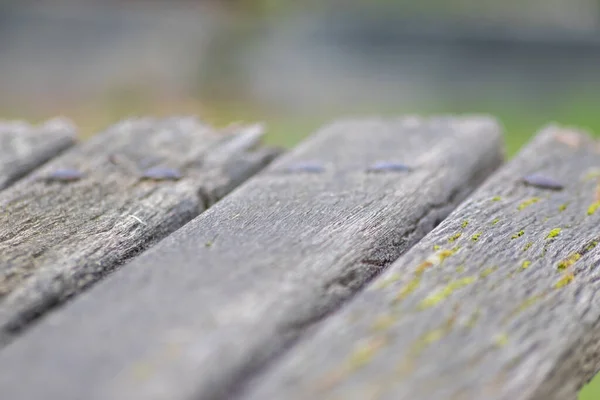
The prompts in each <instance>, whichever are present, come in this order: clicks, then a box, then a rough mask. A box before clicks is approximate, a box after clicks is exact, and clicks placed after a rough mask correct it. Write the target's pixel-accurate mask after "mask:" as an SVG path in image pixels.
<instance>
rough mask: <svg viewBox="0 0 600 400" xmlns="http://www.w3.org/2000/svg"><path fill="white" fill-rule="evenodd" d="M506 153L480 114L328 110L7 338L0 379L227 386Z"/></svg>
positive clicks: (375, 267)
mask: <svg viewBox="0 0 600 400" xmlns="http://www.w3.org/2000/svg"><path fill="white" fill-rule="evenodd" d="M467 144H468V147H469V151H467V152H465V151H464V149H465V145H467ZM384 162H387V163H388V164H387V165H388V166H389V168H381V167H382V166H385V163H384ZM500 162H501V154H500V133H499V129H498V126H497V125H496V124H495V122H494V121H492V120H489V119H487V118H483V117H481V118H479V117H473V118H438V119H432V120H421V119H418V118H406V119H393V120H378V119H373V120H366V121H345V122H339V123H335V124H333V125H331V126H329V127H327V128H325V129H324V130H322V131H320V133H318V134H316V135H315V136H314V137H313V138H312V139H310V140H308V141H307V142H305V143H304V144H303V145H301V146H299V147H298V148H297V149H296V150H295V151H294V152H292V153H291V154H289V155H287V156H285V157H282V158H280V159H279V160H277V161H276V162H275V163H274V164H273V165H271V166H270V167H269V168H268V169H267V170H266V171H264V172H263V173H261V174H259V175H258V176H256V177H254V178H253V179H252V180H251V181H249V182H247V183H246V184H245V185H243V186H242V187H240V188H239V190H237V191H235V192H234V193H232V194H231V195H229V196H228V197H227V198H225V199H224V200H223V201H221V202H219V203H217V204H216V205H215V206H214V207H212V208H211V209H210V210H208V211H207V212H205V213H204V214H202V215H201V216H199V217H198V218H196V219H195V220H194V221H192V222H191V223H189V224H187V225H186V226H185V227H183V228H182V229H180V230H179V231H178V232H175V233H174V234H173V235H171V236H169V237H168V238H166V239H165V240H164V241H163V242H161V243H160V244H158V245H157V246H155V247H154V248H153V249H150V250H149V251H148V252H147V253H145V254H142V255H141V256H140V257H139V258H137V259H136V260H134V261H133V262H132V263H131V264H130V265H128V266H127V267H125V268H123V269H121V270H120V271H118V272H117V273H115V274H114V275H113V276H111V277H109V278H108V279H107V280H106V281H105V282H103V283H101V284H100V285H99V286H98V287H96V288H94V289H93V290H92V291H90V292H89V293H86V294H85V295H84V296H82V297H80V298H78V299H77V300H76V301H75V302H73V303H71V304H69V305H67V307H65V308H63V309H62V310H59V311H58V312H57V313H56V314H54V315H50V316H49V318H48V319H47V320H46V321H43V323H42V324H41V325H40V326H37V327H35V328H34V329H33V330H32V331H30V332H28V334H27V335H25V336H24V337H22V338H20V340H18V341H17V342H15V343H14V344H13V346H11V347H9V348H7V349H6V351H5V352H4V353H3V354H0V393H2V394H3V395H4V396H6V397H7V398H10V399H12V400H19V399H28V400H31V399H38V398H60V399H63V400H66V399H80V398H88V399H110V400H129V399H140V400H142V399H165V400H166V399H168V400H178V399H189V398H196V399H197V398H201V399H209V398H216V397H224V396H228V395H230V394H231V392H230V391H232V390H234V389H235V386H236V385H237V384H239V383H240V382H243V381H244V379H246V378H247V377H248V375H250V374H252V373H254V372H256V371H257V369H258V368H260V367H261V366H263V365H264V363H265V362H266V361H268V359H269V358H270V357H273V356H275V355H276V354H277V352H278V351H281V350H282V349H283V348H284V347H285V346H286V345H290V344H291V342H292V341H293V340H294V339H295V338H297V337H298V336H299V335H300V334H301V333H302V332H303V330H304V329H305V328H307V327H309V326H310V325H311V324H313V323H314V322H315V321H317V320H318V319H319V318H321V317H322V316H323V315H325V314H326V313H328V312H329V311H331V310H333V309H334V308H335V307H336V306H337V305H339V304H340V302H342V301H343V300H344V299H346V298H348V297H349V296H350V295H351V294H352V293H353V292H355V291H356V290H357V289H358V288H359V287H360V286H361V285H363V284H364V282H365V281H366V280H368V279H369V278H370V277H372V276H373V275H374V274H375V273H377V272H378V271H380V270H381V269H382V268H384V267H385V266H386V265H388V264H389V263H391V262H392V261H393V260H394V259H395V258H397V257H398V256H399V255H400V254H401V253H403V252H404V251H406V250H407V249H408V248H410V247H411V246H412V245H413V244H414V243H416V242H417V241H418V240H419V239H420V238H421V237H423V236H424V235H425V234H426V233H427V232H428V231H429V230H431V229H432V228H433V227H434V226H435V225H436V224H437V223H438V222H439V221H440V220H441V219H443V218H444V217H445V216H446V215H447V214H448V213H449V212H450V211H451V210H452V209H453V208H454V207H455V205H456V204H457V203H458V202H459V201H460V200H461V199H463V198H464V197H465V196H466V195H467V194H468V193H469V192H471V191H472V189H473V187H475V186H476V185H478V184H479V183H480V182H481V181H482V180H483V179H484V177H486V176H487V175H488V174H490V172H491V171H492V170H494V169H495V168H496V167H497V166H498V165H499V163H500ZM375 163H378V165H379V167H380V168H378V169H377V170H376V171H372V172H370V171H368V170H372V169H373V168H372V167H373V164H375ZM399 163H403V164H399ZM399 165H408V166H410V169H407V168H405V167H401V168H400V167H399ZM82 321H84V323H82ZM24 379H27V382H28V383H27V384H26V385H23V384H22V382H23V380H24Z"/></svg>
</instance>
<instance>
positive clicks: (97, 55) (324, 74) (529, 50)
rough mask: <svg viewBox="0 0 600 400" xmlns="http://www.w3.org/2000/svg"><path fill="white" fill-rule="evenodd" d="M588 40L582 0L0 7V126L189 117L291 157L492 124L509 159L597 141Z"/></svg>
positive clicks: (589, 13)
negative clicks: (357, 119)
mask: <svg viewBox="0 0 600 400" xmlns="http://www.w3.org/2000/svg"><path fill="white" fill-rule="evenodd" d="M599 28H600V1H596V0H503V1H489V0H419V1H406V0H404V1H403V0H398V1H392V0H375V1H358V0H319V1H317V0H313V1H311V0H307V1H295V2H294V1H293V0H288V1H286V0H256V1H252V0H204V1H199V0H198V1H191V0H188V1H183V0H180V1H177V0H168V1H134V0H130V1H125V0H121V1H117V0H112V1H93V0H87V1H86V0H55V1H51V0H46V1H23V0H19V1H7V0H5V1H4V2H2V5H1V6H0V38H1V40H0V72H1V74H0V116H3V117H19V118H34V119H35V118H37V119H39V118H42V117H45V116H49V115H51V114H54V113H62V114H66V115H67V116H70V117H72V118H74V119H76V120H77V122H78V123H80V125H82V128H83V132H84V133H85V134H91V133H93V132H94V131H96V130H97V129H100V127H101V126H103V125H106V124H108V123H110V122H114V121H113V120H114V119H117V118H121V117H124V116H127V115H133V114H139V113H161V112H168V113H173V112H179V111H181V112H195V113H198V114H200V115H202V116H204V117H205V118H206V119H208V120H215V121H218V122H225V120H230V119H236V118H244V119H247V118H255V119H265V120H267V121H272V122H273V123H274V125H275V126H276V127H277V128H278V129H280V130H281V131H282V132H279V133H277V135H275V136H273V137H274V138H275V140H276V141H277V140H279V141H281V142H283V143H286V144H287V143H290V144H291V143H294V141H297V139H298V137H299V136H301V134H302V133H300V132H299V131H300V130H303V129H304V130H306V129H308V127H309V126H310V127H312V125H316V124H317V123H320V122H321V121H323V120H325V119H327V118H331V117H333V116H337V115H342V114H344V115H345V114H351V113H371V114H372V113H400V112H423V113H424V112H465V111H469V112H471V111H472V112H491V113H494V114H497V115H499V116H500V117H502V118H503V121H504V120H506V121H505V122H506V124H507V125H508V126H509V128H510V131H511V132H510V135H509V147H510V148H511V149H513V148H517V147H518V146H519V145H520V144H522V142H523V141H524V140H525V139H526V138H527V137H528V135H530V134H531V133H533V132H532V131H533V130H535V129H536V128H537V127H538V126H537V125H540V124H542V123H543V122H544V121H546V120H548V119H558V120H559V122H567V123H575V124H580V125H584V126H589V127H591V128H593V129H596V125H599V126H598V128H600V124H599V123H598V122H599V121H600V118H599V117H596V113H595V107H594V106H595V102H596V100H597V98H598V97H599V96H598V93H599V92H598V87H599V86H600V84H599V82H600V79H599V78H600V68H598V65H599V61H600V29H599ZM311 124H312V125H311ZM513 131H514V132H513ZM286 132H287V133H288V134H287V136H286Z"/></svg>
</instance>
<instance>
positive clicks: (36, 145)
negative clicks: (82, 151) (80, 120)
mask: <svg viewBox="0 0 600 400" xmlns="http://www.w3.org/2000/svg"><path fill="white" fill-rule="evenodd" d="M74 143H75V127H74V126H73V125H72V124H71V123H70V122H69V121H67V120H63V119H52V120H49V121H46V122H45V123H43V124H41V125H38V126H32V125H30V124H28V123H26V122H22V121H2V122H0V190H2V189H5V188H6V187H8V186H9V185H11V184H12V183H14V182H15V181H17V180H18V179H19V178H21V177H23V176H25V175H26V174H28V173H29V172H31V171H32V170H34V169H35V168H37V167H38V166H40V165H42V164H43V163H45V162H46V161H48V160H49V159H51V158H52V157H55V156H57V155H58V154H60V153H61V152H62V151H64V150H66V149H67V148H69V147H71V146H72V145H73V144H74Z"/></svg>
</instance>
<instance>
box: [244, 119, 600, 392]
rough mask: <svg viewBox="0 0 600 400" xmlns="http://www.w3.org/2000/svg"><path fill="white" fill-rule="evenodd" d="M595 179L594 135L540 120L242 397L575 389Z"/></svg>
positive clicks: (581, 363)
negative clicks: (533, 178)
mask: <svg viewBox="0 0 600 400" xmlns="http://www.w3.org/2000/svg"><path fill="white" fill-rule="evenodd" d="M529 174H538V175H541V176H543V177H545V178H546V179H552V180H555V181H556V182H559V183H561V184H564V189H563V190H562V191H549V190H546V189H544V188H538V187H532V186H525V185H524V184H523V183H522V182H521V181H520V178H521V177H522V176H523V175H526V176H529ZM598 178H600V144H599V143H596V142H594V141H593V140H591V139H590V138H589V137H588V136H585V135H582V134H579V133H577V131H574V130H569V129H565V128H560V127H558V126H555V125H552V126H548V127H547V128H546V129H544V130H543V131H542V132H540V134H539V135H538V136H537V137H536V138H535V139H534V140H533V142H532V143H530V144H529V145H528V146H527V147H526V148H525V149H523V150H522V151H521V153H520V154H519V155H518V156H517V157H516V158H515V159H514V160H512V161H511V162H510V163H509V164H507V165H506V166H504V167H503V168H502V169H501V170H499V171H498V172H497V173H496V174H495V175H494V176H493V177H492V178H490V180H488V181H487V182H486V184H484V185H483V186H482V188H481V189H479V190H477V191H476V192H475V193H474V194H473V195H472V196H471V197H470V198H469V199H468V200H466V201H465V202H464V203H463V204H462V205H461V206H460V207H459V208H458V209H457V210H456V211H455V212H453V213H452V214H451V215H450V216H449V217H448V219H447V220H445V221H444V222H443V223H442V224H440V225H439V226H438V227H437V228H436V229H435V230H433V231H432V232H431V233H430V234H429V235H428V236H426V237H425V238H424V239H423V240H422V241H421V242H420V243H419V244H418V245H417V246H415V247H414V248H413V249H412V250H411V251H409V252H408V253H407V254H405V255H404V256H403V257H401V258H400V259H398V260H397V262H395V263H394V264H393V265H392V266H390V268H389V269H388V270H387V271H386V272H385V273H384V274H382V275H381V276H380V277H379V278H378V279H377V280H374V281H373V282H371V284H370V285H369V286H368V287H367V288H365V291H363V292H362V293H361V294H360V295H359V296H357V297H356V298H355V299H354V300H353V301H352V302H350V303H349V304H348V306H347V307H346V308H345V309H344V310H342V311H341V312H340V313H339V314H336V315H334V316H333V317H332V318H331V319H330V320H328V321H327V322H326V323H323V324H322V325H321V327H320V329H319V330H318V332H316V333H315V334H314V336H313V337H311V338H309V339H307V340H306V341H303V342H302V343H299V344H298V345H297V346H296V347H295V348H294V349H293V351H291V352H290V353H288V354H287V355H286V357H285V358H282V359H281V362H280V363H278V364H276V365H273V366H272V367H273V368H272V369H271V370H270V371H269V372H268V373H267V374H265V376H261V377H259V379H256V381H255V382H253V384H252V385H250V386H251V389H250V390H249V391H248V392H247V393H246V395H245V396H243V398H244V399H309V398H318V399H345V400H352V399H398V400H402V399H410V400H415V399H428V400H442V399H443V400H451V399H469V400H479V399H486V400H494V399H505V400H519V399H521V400H525V399H527V400H533V399H536V400H537V399H539V400H552V399H561V400H563V399H575V398H576V395H577V394H576V393H577V391H578V389H579V388H580V387H581V386H582V385H583V384H584V383H585V382H586V381H587V380H589V379H590V378H591V377H592V376H593V374H594V373H595V371H597V370H598V368H599V367H600V340H599V339H600V336H599V335H600V297H599V296H598V293H599V289H600V270H599V269H598V264H599V260H600V251H599V250H600V246H598V247H596V244H597V243H598V242H599V241H600V230H599V228H598V227H599V226H600V207H598V206H600V202H598V201H600V186H598V185H599V183H600V182H599V181H598ZM538 180H539V179H538ZM596 207H598V209H597V210H596V209H595V208H596Z"/></svg>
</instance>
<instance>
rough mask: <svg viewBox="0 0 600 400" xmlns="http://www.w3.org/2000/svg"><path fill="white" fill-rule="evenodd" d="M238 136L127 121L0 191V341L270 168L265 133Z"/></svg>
mask: <svg viewBox="0 0 600 400" xmlns="http://www.w3.org/2000/svg"><path fill="white" fill-rule="evenodd" d="M239 129H240V131H239V132H237V133H236V134H234V135H222V134H219V133H218V132H216V131H214V130H213V129H211V128H209V127H207V126H204V125H202V124H200V123H198V122H197V121H195V120H194V119H192V118H169V119H162V120H154V119H137V120H129V121H125V122H123V123H120V124H118V125H116V126H115V127H113V128H111V129H109V130H108V131H107V132H104V133H102V134H99V135H97V136H95V137H94V138H92V139H91V140H89V141H87V142H85V143H82V144H81V145H79V146H76V147H74V148H72V149H70V150H69V151H67V152H66V153H64V154H63V155H62V156H60V157H58V158H56V159H54V160H52V161H51V162H50V163H48V164H46V165H44V166H43V167H42V168H40V169H38V170H37V171H35V172H34V173H33V174H31V175H29V176H27V177H26V178H24V179H22V180H21V181H19V182H18V183H16V184H15V185H13V186H12V187H10V188H8V189H7V190H5V191H3V192H2V193H0V210H1V211H0V342H6V341H7V340H8V339H9V338H10V337H11V336H12V335H13V334H15V333H16V332H18V331H19V330H21V329H22V328H23V327H24V326H25V325H26V324H28V323H29V322H30V321H31V320H32V319H35V318H36V317H38V316H39V315H40V314H42V313H43V312H44V311H46V310H47V309H48V308H49V307H52V306H54V305H55V304H57V303H59V302H61V301H62V300H64V299H65V298H67V297H69V296H71V295H73V294H74V293H76V292H78V291H80V290H82V289H83V288H85V287H86V286H89V285H90V284H92V283H93V282H94V281H96V280H97V279H99V278H100V277H102V276H103V275H104V274H106V273H107V272H109V271H111V270H113V269H114V268H115V267H117V266H119V265H120V264H122V263H123V262H124V261H125V260H126V259H128V258H130V257H132V256H133V255H134V254H136V253H137V252H139V251H140V250H142V249H144V248H146V247H148V246H149V245H151V244H152V243H153V242H156V241H158V240H159V239H161V238H163V237H164V236H166V235H167V234H169V233H170V232H172V231H174V230H176V229H177V228H179V227H180V226H181V225H183V224H184V223H186V222H187V221H189V220H191V219H192V218H194V217H195V216H196V215H197V214H198V213H199V212H201V211H203V210H204V209H206V208H207V207H208V206H209V205H210V203H212V202H214V201H216V200H217V199H219V198H220V197H222V196H223V195H224V194H225V193H227V192H228V191H229V190H231V189H232V188H233V187H235V186H236V185H237V184H239V183H241V182H242V181H243V180H245V179H246V178H248V177H249V176H250V175H252V174H254V173H255V172H257V171H258V170H260V169H261V168H262V167H263V166H264V165H265V164H267V163H268V162H269V161H270V160H271V159H272V158H273V156H274V154H275V153H274V152H273V151H271V150H268V149H263V150H257V151H255V150H253V148H254V147H255V146H256V145H257V143H258V140H259V138H260V135H261V133H262V132H261V131H260V126H258V125H256V126H248V127H245V128H243V127H241V128H239ZM152 171H154V172H153V173H151V172H152ZM173 171H176V173H175V175H174V172H173Z"/></svg>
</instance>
